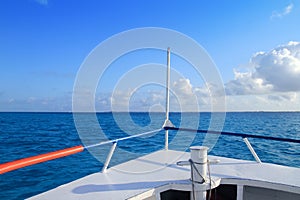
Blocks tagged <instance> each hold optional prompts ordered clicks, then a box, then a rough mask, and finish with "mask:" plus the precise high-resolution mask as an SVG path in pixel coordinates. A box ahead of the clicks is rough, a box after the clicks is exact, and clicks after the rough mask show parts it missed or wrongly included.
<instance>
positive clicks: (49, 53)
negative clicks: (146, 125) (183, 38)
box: [0, 0, 300, 111]
mask: <svg viewBox="0 0 300 200" xmlns="http://www.w3.org/2000/svg"><path fill="white" fill-rule="evenodd" d="M299 24H300V1H284V0H282V1H269V0H263V1H258V0H257V1H233V0H228V1H214V0H213V1H186V2H184V1H158V0H157V1H156V0H151V1H150V0H149V1H105V2H102V1H96V0H85V1H83V0H77V1H72V0H2V1H1V2H0V27H1V29H0V44H1V45H0V55H1V56H0V70H1V74H0V111H70V110H71V107H72V90H73V84H74V81H75V77H76V73H77V71H78V69H79V67H80V65H81V64H82V62H83V60H84V59H85V57H86V56H87V55H88V54H89V53H90V52H91V50H92V49H94V48H95V47H96V46H97V45H98V44H99V43H100V42H102V41H104V40H105V39H107V38H108V37H110V36H112V35H114V34H117V33H120V32H122V31H126V30H129V29H133V28H140V27H163V28H168V29H173V30H176V31H179V32H181V33H183V34H186V35H188V36H189V37H191V38H193V39H194V40H196V41H197V42H198V43H199V44H200V45H202V46H203V47H204V48H205V49H206V50H207V52H208V53H209V54H210V56H211V57H212V59H213V60H214V62H215V63H216V65H217V67H218V70H219V72H220V75H221V77H222V79H223V82H224V86H225V87H226V93H227V95H228V97H227V108H228V110H238V111H243V110H268V111H276V110H292V111H294V110H298V111H299V110H300V103H299V102H300V93H299V91H300V86H299V83H298V82H300V81H297V80H300V73H299V71H300V69H299V68H300V66H299V64H300V61H299V60H300V53H299V51H300V47H299V44H298V43H297V42H300V29H299ZM290 41H293V43H291V42H290ZM284 50H288V53H285V54H284V53H282V52H284ZM257 52H264V53H260V54H257ZM154 54H155V55H156V53H155V52H154V53H153V55H154ZM162 57H163V58H160V56H159V55H157V56H156V57H155V61H156V60H157V61H158V62H160V61H161V63H162V64H164V60H163V59H164V58H165V55H163V56H162ZM274 60H276V63H277V64H274V63H275V62H274ZM147 61H149V62H150V60H147ZM281 61H285V62H283V63H284V64H278V63H281ZM141 62H142V61H141ZM285 66H289V67H285ZM117 72H118V70H117V69H116V71H115V72H114V71H113V69H112V72H111V76H113V75H114V74H115V73H117ZM280 75H281V76H280ZM286 80H289V82H288V81H286ZM107 81H108V82H107V83H106V84H107V85H111V84H113V82H109V79H107ZM293 81H294V82H293ZM176 83H177V85H178V84H179V83H180V84H183V85H182V87H180V88H183V89H184V91H178V92H179V93H180V92H187V90H190V92H191V93H193V94H195V93H197V91H203V85H201V84H202V83H201V82H197V80H196V78H195V77H187V78H186V80H185V81H184V80H181V81H177V82H176ZM174 84H175V82H174ZM184 84H185V85H184ZM110 90H111V88H109V87H106V90H105V91H103V93H101V91H99V93H98V94H97V95H98V96H97V95H96V101H97V100H99V101H101V102H102V103H101V105H100V104H99V110H100V111H101V110H109V105H105V104H109V99H110V92H111V91H110ZM122 92H123V93H122ZM126 92H128V91H120V94H121V95H123V96H124V95H125V94H124V93H126ZM151 92H152V94H151V95H150V96H147V98H150V97H151V96H157V95H162V94H161V92H160V91H155V92H153V91H152V89H151ZM129 93H130V92H129ZM130 94H131V93H130ZM196 95H198V96H199V94H196ZM136 96H139V95H136ZM100 97H101V98H100ZM137 98H141V99H137V100H136V102H138V101H140V102H141V101H142V100H143V101H144V100H145V99H142V98H145V97H142V95H141V97H137ZM201 98H203V99H202V100H203V101H202V102H207V101H208V100H207V99H205V97H204V96H202V97H199V99H201ZM161 101H162V100H161ZM150 102H151V101H150ZM152 102H154V100H153V101H152ZM154 103H160V102H154ZM120 106H121V105H120ZM132 106H133V107H135V109H136V110H144V109H147V108H144V107H142V106H141V104H139V103H136V105H132ZM148 106H149V105H148ZM208 107H209V103H208V104H207V107H206V108H208ZM206 108H205V106H204V107H203V109H204V110H205V109H206ZM120 109H121V110H122V108H120Z"/></svg>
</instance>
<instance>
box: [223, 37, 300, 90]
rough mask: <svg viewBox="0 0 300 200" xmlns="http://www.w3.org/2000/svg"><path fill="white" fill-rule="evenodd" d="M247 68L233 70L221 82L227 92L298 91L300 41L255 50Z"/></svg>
mask: <svg viewBox="0 0 300 200" xmlns="http://www.w3.org/2000/svg"><path fill="white" fill-rule="evenodd" d="M248 66H249V70H248V71H247V72H240V71H237V70H234V75H235V79H234V80H232V81H229V82H228V83H226V84H225V87H226V94H227V95H247V94H266V93H272V92H297V91H300V81H299V80H300V43H299V42H289V43H288V44H286V45H281V46H279V47H277V48H274V49H272V50H271V51H269V52H259V53H256V54H255V55H254V56H253V57H252V58H251V59H250V62H249V64H248Z"/></svg>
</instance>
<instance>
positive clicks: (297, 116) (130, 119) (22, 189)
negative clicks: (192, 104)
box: [0, 112, 300, 199]
mask: <svg viewBox="0 0 300 200" xmlns="http://www.w3.org/2000/svg"><path fill="white" fill-rule="evenodd" d="M74 119H75V120H74ZM164 119H165V114H164V113H146V112H134V113H111V112H107V113H96V114H93V113H76V114H75V115H73V114H72V113H39V112H37V113H31V112H2V113H0V141H1V144H0V164H1V163H5V162H9V161H13V160H16V159H21V158H26V157H29V156H35V155H39V154H43V153H48V152H52V151H56V150H60V149H64V148H68V147H73V146H77V145H83V146H86V147H87V146H90V145H93V144H99V143H100V142H102V141H106V140H113V139H117V138H122V137H128V136H132V135H136V134H139V133H144V132H148V131H151V130H156V129H160V128H161V127H162V125H163V123H164ZM170 120H171V121H172V123H173V124H174V125H175V126H176V127H184V128H196V129H202V130H207V129H209V130H213V129H214V128H216V129H218V130H217V131H220V130H222V131H225V132H233V133H244V134H254V135H263V136H272V137H280V138H292V139H300V112H229V113H208V112H207V113H205V112H204V113H202V112H201V113H170ZM164 138H165V131H164V130H162V131H157V132H155V133H151V134H148V135H142V136H141V137H136V138H131V139H128V140H122V141H119V142H118V144H117V150H116V151H115V153H114V155H113V157H112V160H111V162H110V166H113V165H117V164H119V163H122V162H125V161H127V160H130V159H133V158H135V157H139V156H141V155H144V154H148V153H150V152H154V151H157V150H160V149H163V148H164V145H165V140H164ZM249 141H250V143H251V144H252V146H253V148H254V149H255V151H256V153H257V154H258V156H259V157H260V159H261V161H262V162H267V163H274V164H280V165H286V166H291V167H298V168H299V167H300V144H297V143H290V142H278V141H270V140H264V139H255V138H249ZM194 145H205V146H209V148H210V149H209V154H210V155H218V156H226V157H230V158H237V159H245V160H254V158H253V156H252V155H251V153H250V151H249V150H248V149H247V146H246V144H245V143H244V142H243V139H242V138H241V137H235V136H226V135H218V134H217V135H210V134H205V133H195V132H184V131H169V148H170V149H174V150H181V151H189V148H188V147H189V146H194ZM110 147H111V144H106V145H102V146H96V147H92V146H91V147H90V148H89V149H88V150H85V151H83V152H81V153H78V154H74V155H71V156H68V157H64V158H60V159H56V160H52V161H48V162H44V163H40V164H36V165H33V166H28V167H25V168H22V169H18V170H15V171H11V172H8V173H5V174H2V175H0V199H26V198H29V197H31V196H34V195H37V194H39V193H42V192H45V191H48V190H51V189H53V188H56V187H58V186H60V185H62V184H65V183H68V182H71V181H74V180H76V179H79V178H81V177H84V176H86V175H89V174H92V173H96V172H100V171H101V169H102V166H103V162H104V161H105V158H106V156H107V154H108V151H109V149H110Z"/></svg>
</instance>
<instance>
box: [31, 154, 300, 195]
mask: <svg viewBox="0 0 300 200" xmlns="http://www.w3.org/2000/svg"><path fill="white" fill-rule="evenodd" d="M189 158H190V153H187V152H179V151H172V150H168V151H166V150H161V151H157V152H154V153H152V154H148V155H146V156H143V157H140V158H137V159H135V160H131V161H128V162H126V163H122V164H120V165H117V166H114V167H112V168H109V169H108V170H107V172H106V173H100V172H99V173H94V174H91V175H89V176H86V177H83V178H81V179H78V180H76V181H73V182H71V183H68V184H65V185H62V186H59V187H57V188H55V189H53V190H50V191H47V192H45V193H42V194H39V195H37V196H34V197H32V198H30V199H130V198H132V199H140V197H141V198H145V197H147V195H148V196H151V195H153V193H154V190H155V189H157V188H160V187H165V188H167V187H168V188H170V189H172V187H176V185H177V186H178V185H180V186H181V188H182V189H184V188H188V187H191V186H190V181H189V179H190V176H191V174H190V167H189V166H184V167H182V166H177V165H176V162H177V161H186V160H188V159H189ZM209 159H210V160H211V159H219V160H220V163H218V164H212V165H211V166H210V168H211V175H212V176H215V177H220V178H222V179H221V184H241V185H250V186H251V185H253V186H256V187H264V188H271V189H277V190H284V191H288V192H292V193H298V194H300V168H293V167H285V166H280V165H274V164H268V163H262V164H259V163H257V162H254V161H245V160H237V159H230V158H224V157H217V156H209Z"/></svg>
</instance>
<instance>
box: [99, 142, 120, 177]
mask: <svg viewBox="0 0 300 200" xmlns="http://www.w3.org/2000/svg"><path fill="white" fill-rule="evenodd" d="M116 146H117V142H113V145H112V146H111V148H110V151H109V153H108V155H107V158H106V161H105V163H104V165H103V168H102V173H106V170H107V167H108V165H109V163H110V160H111V157H112V155H113V154H114V151H115V149H116Z"/></svg>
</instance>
